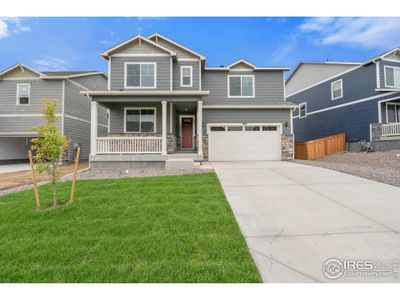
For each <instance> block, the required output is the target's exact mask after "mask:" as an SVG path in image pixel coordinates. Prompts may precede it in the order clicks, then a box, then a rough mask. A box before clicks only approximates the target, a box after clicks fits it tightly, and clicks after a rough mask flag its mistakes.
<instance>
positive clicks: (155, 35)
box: [147, 32, 206, 60]
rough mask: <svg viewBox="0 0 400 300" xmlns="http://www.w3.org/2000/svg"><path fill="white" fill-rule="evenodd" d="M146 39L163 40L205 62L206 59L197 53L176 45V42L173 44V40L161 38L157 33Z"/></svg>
mask: <svg viewBox="0 0 400 300" xmlns="http://www.w3.org/2000/svg"><path fill="white" fill-rule="evenodd" d="M147 38H148V39H152V38H156V40H157V39H158V38H160V39H163V40H165V41H167V42H168V43H171V44H173V45H175V46H176V47H178V48H181V49H183V50H185V51H187V52H189V53H191V54H193V55H194V56H197V57H199V58H200V59H201V60H205V59H206V57H205V56H203V55H201V54H200V53H197V52H195V51H193V50H191V49H189V48H187V47H185V46H183V45H182V44H178V43H177V42H174V41H173V40H171V39H169V38H167V37H165V36H163V35H161V34H159V33H157V32H156V33H153V34H152V35H149V36H148V37H147Z"/></svg>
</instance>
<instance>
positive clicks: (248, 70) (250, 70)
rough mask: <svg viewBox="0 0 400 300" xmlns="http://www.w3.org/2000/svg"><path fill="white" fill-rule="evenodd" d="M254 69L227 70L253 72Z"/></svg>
mask: <svg viewBox="0 0 400 300" xmlns="http://www.w3.org/2000/svg"><path fill="white" fill-rule="evenodd" d="M253 71H254V69H230V70H229V72H253Z"/></svg>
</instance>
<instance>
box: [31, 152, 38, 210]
mask: <svg viewBox="0 0 400 300" xmlns="http://www.w3.org/2000/svg"><path fill="white" fill-rule="evenodd" d="M28 156H29V163H30V165H31V171H32V182H33V190H34V191H35V198H36V208H38V209H39V208H40V200H39V191H38V187H37V181H36V173H35V167H34V165H33V159H32V151H31V150H28Z"/></svg>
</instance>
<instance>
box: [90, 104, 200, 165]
mask: <svg viewBox="0 0 400 300" xmlns="http://www.w3.org/2000/svg"><path fill="white" fill-rule="evenodd" d="M99 105H103V106H105V107H107V108H108V109H109V111H110V114H109V119H108V124H109V126H108V127H109V128H108V134H107V135H106V136H98V132H97V130H96V128H97V110H98V106H99ZM202 105H203V102H202V101H201V100H196V101H184V100H179V101H176V100H175V101H174V100H169V101H167V100H160V101H145V102H144V101H124V102H118V103H116V102H100V103H99V102H98V101H92V104H91V113H92V115H91V117H92V120H91V154H90V161H91V162H95V163H96V164H97V165H104V166H105V165H107V164H106V162H109V163H111V162H115V163H114V164H113V165H114V166H117V167H118V165H119V167H151V166H156V167H158V166H162V165H163V164H165V161H167V160H169V159H176V158H180V157H185V158H189V159H193V160H194V161H201V160H202V159H203V139H202V138H200V137H202V136H203V128H202V120H203V108H202Z"/></svg>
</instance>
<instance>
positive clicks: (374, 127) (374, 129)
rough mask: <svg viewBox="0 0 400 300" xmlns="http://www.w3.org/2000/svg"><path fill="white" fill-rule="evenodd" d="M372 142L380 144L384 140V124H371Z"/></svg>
mask: <svg viewBox="0 0 400 300" xmlns="http://www.w3.org/2000/svg"><path fill="white" fill-rule="evenodd" d="M371 133H372V142H379V141H380V140H382V123H372V124H371Z"/></svg>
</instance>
